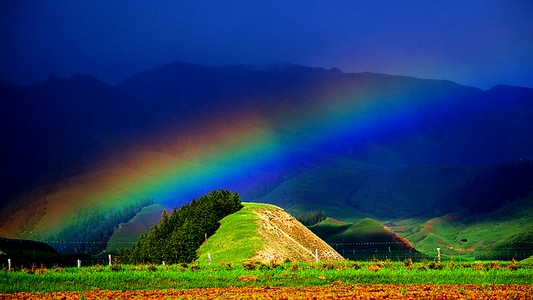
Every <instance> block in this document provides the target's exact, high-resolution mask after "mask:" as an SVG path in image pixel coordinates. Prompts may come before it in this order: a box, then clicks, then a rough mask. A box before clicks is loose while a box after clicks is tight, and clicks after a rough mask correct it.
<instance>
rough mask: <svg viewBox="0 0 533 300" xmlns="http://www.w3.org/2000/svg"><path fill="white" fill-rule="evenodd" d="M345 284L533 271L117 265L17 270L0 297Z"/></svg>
mask: <svg viewBox="0 0 533 300" xmlns="http://www.w3.org/2000/svg"><path fill="white" fill-rule="evenodd" d="M333 282H337V283H338V282H342V283H346V284H427V283H434V284H531V283H532V282H533V265H532V264H524V263H515V262H505V263H502V262H474V263H457V262H453V261H450V262H446V263H442V264H440V263H438V262H435V261H425V262H420V263H411V262H410V261H404V262H391V261H387V260H385V261H377V260H376V261H373V262H365V263H360V262H354V261H345V262H336V263H332V262H319V263H318V264H315V263H292V262H287V263H283V264H261V263H251V262H244V263H243V264H237V265H232V264H229V263H220V264H212V265H210V266H203V267H199V266H198V265H196V264H191V265H170V266H168V265H166V266H163V265H159V266H155V265H135V266H134V265H120V264H114V265H112V266H93V267H82V268H65V269H63V268H52V269H44V268H43V269H41V268H32V269H21V270H20V269H19V270H15V271H14V270H11V271H7V270H4V271H3V272H1V273H0V293H8V294H9V293H15V292H21V291H24V292H54V291H90V290H94V289H101V290H150V289H170V288H172V289H189V288H207V287H217V288H223V287H240V286H315V285H328V284H331V283H333Z"/></svg>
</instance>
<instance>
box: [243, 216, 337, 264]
mask: <svg viewBox="0 0 533 300" xmlns="http://www.w3.org/2000/svg"><path fill="white" fill-rule="evenodd" d="M254 213H255V214H257V216H258V217H259V224H258V229H257V231H258V234H259V236H260V237H261V240H263V242H264V243H265V244H266V247H265V248H263V249H261V250H260V251H259V252H258V253H257V254H256V255H255V256H254V257H253V260H259V261H264V262H272V261H276V262H283V261H288V260H290V261H304V262H312V261H315V259H316V257H315V254H316V251H317V249H318V258H319V260H326V261H333V260H343V259H344V258H343V257H342V256H341V255H340V254H339V253H337V252H336V251H335V250H334V249H333V248H331V247H330V246H329V245H328V244H327V243H326V242H324V241H323V240H322V239H320V238H319V237H318V236H316V235H315V234H314V233H313V232H311V231H310V230H309V229H308V228H307V227H305V226H304V225H302V224H301V223H300V222H299V221H298V220H296V219H295V218H294V217H293V216H291V215H290V214H288V213H287V212H285V211H284V210H283V209H281V208H279V207H276V206H269V207H268V208H260V209H257V210H255V211H254Z"/></svg>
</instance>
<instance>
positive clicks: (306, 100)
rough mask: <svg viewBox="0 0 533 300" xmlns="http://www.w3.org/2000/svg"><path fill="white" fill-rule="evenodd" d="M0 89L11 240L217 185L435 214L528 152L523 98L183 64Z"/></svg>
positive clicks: (320, 205) (425, 83)
mask: <svg viewBox="0 0 533 300" xmlns="http://www.w3.org/2000/svg"><path fill="white" fill-rule="evenodd" d="M0 87H1V89H0V93H1V97H2V99H3V100H4V99H5V106H6V109H5V110H2V117H3V118H2V126H3V128H4V129H5V130H4V131H3V132H2V138H3V140H5V141H7V143H6V145H7V146H6V147H5V148H4V149H3V151H5V152H4V157H5V158H6V161H7V164H6V166H5V168H3V169H2V172H3V173H2V175H3V178H7V179H6V180H5V182H4V183H5V195H6V196H5V197H2V200H1V201H2V205H1V206H2V209H1V217H2V218H1V219H0V233H1V234H2V235H5V236H10V237H34V236H38V237H42V238H47V237H49V236H51V235H53V234H54V233H55V232H57V231H58V230H60V229H61V227H64V226H67V225H68V223H69V222H73V220H72V216H73V215H75V214H77V213H78V214H79V212H80V211H86V210H90V209H95V208H96V207H97V208H99V209H105V210H117V209H120V208H121V207H122V206H124V205H127V204H128V203H132V202H136V201H138V199H140V198H149V199H153V201H154V202H155V203H158V204H160V205H162V206H165V207H167V208H172V207H178V206H180V205H181V204H183V203H186V202H188V201H190V199H193V198H195V197H197V196H198V195H200V194H202V193H204V192H205V191H206V190H213V189H220V188H228V189H231V190H235V191H238V192H239V194H241V197H242V199H243V200H245V201H261V202H268V203H273V204H277V205H279V206H282V207H283V208H285V209H287V210H288V211H290V212H295V213H296V212H301V211H305V210H307V209H318V210H325V211H326V213H327V215H329V216H331V217H335V218H338V219H346V220H353V221H356V220H358V219H361V218H364V217H372V218H375V219H378V220H380V221H387V220H390V219H399V218H412V217H414V216H421V217H424V218H431V217H434V216H435V215H438V214H439V210H441V211H442V207H445V208H446V209H447V207H450V205H442V206H438V205H435V203H437V202H439V203H441V202H446V201H450V200H449V199H450V197H448V196H449V195H450V194H452V193H453V192H454V191H455V190H456V189H457V188H458V187H460V186H462V185H463V184H464V183H466V181H468V180H469V179H470V178H473V177H474V176H475V174H476V172H479V170H480V169H481V167H480V166H490V165H494V164H499V163H502V162H508V161H513V160H515V161H516V160H519V159H522V158H531V157H533V140H532V139H531V138H530V135H531V132H533V122H532V121H531V120H533V117H532V115H531V112H532V111H533V90H532V89H527V88H517V87H508V86H496V87H494V88H493V89H490V90H487V91H481V90H479V89H476V88H471V87H465V86H461V85H458V84H455V83H453V82H449V81H441V80H422V79H416V78H410V77H403V76H391V75H385V74H374V73H358V74H343V73H341V72H339V71H338V70H325V69H319V68H309V67H303V66H294V65H282V66H274V67H273V66H267V67H261V68H258V67H250V66H227V67H205V66H198V65H191V64H185V63H181V62H176V63H173V64H169V65H166V66H163V67H161V68H157V69H154V70H149V71H146V72H143V73H139V74H136V75H134V76H132V77H131V78H129V79H127V80H125V81H124V82H122V83H121V84H119V85H118V86H116V87H112V86H109V85H107V84H105V83H102V82H100V81H98V80H97V79H94V78H91V77H89V76H85V75H78V76H74V77H72V78H69V79H61V78H50V79H49V80H48V81H46V82H44V83H42V84H38V85H34V86H16V85H10V84H6V83H2V84H0ZM428 212H430V214H429V215H428ZM57 220H63V221H62V222H61V223H58V222H57Z"/></svg>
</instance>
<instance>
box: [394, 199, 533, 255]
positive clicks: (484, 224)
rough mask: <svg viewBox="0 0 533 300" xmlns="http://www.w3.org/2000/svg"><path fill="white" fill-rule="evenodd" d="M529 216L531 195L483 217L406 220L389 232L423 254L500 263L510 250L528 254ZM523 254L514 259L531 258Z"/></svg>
mask: <svg viewBox="0 0 533 300" xmlns="http://www.w3.org/2000/svg"><path fill="white" fill-rule="evenodd" d="M532 215H533V195H532V196H529V197H528V198H525V199H522V200H518V201H516V202H513V203H511V204H509V205H507V206H504V207H502V208H501V209H499V210H496V211H494V212H492V213H490V214H486V215H473V216H468V215H465V214H464V213H463V214H461V213H451V214H448V215H445V216H442V217H439V218H434V219H431V220H429V221H425V220H420V219H409V220H406V221H405V222H403V223H401V224H399V225H400V226H398V227H397V228H394V227H393V228H392V229H393V230H397V231H398V232H399V233H400V234H401V235H402V236H403V237H405V238H407V239H409V240H410V241H411V242H413V243H414V246H415V247H416V248H417V249H418V250H421V251H423V252H434V251H435V248H437V247H441V249H442V252H443V255H445V256H450V257H461V256H466V257H470V258H472V259H475V258H477V259H480V258H486V259H501V258H504V257H498V256H499V255H502V254H504V255H505V256H506V255H507V253H508V252H507V249H509V251H510V255H513V253H512V251H513V249H514V250H516V249H519V248H527V249H526V250H523V251H529V252H530V251H531V240H532V239H533V224H532V223H531V216H532ZM524 242H525V243H524ZM448 247H453V249H450V248H448ZM523 251H522V252H521V253H520V251H519V252H517V253H516V255H517V257H520V258H522V257H523V256H524V255H526V256H529V255H531V253H529V255H528V253H525V252H523ZM476 252H477V253H476ZM515 252H516V251H515Z"/></svg>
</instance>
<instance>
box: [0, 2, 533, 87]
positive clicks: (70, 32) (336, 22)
mask: <svg viewBox="0 0 533 300" xmlns="http://www.w3.org/2000/svg"><path fill="white" fill-rule="evenodd" d="M0 14H1V15H0V26H1V27H0V28H1V29H0V41H1V45H2V46H0V59H1V61H0V66H1V69H0V79H3V80H7V81H12V82H17V83H24V84H29V83H35V82H38V81H43V80H45V79H46V78H47V77H48V76H49V75H57V76H61V77H68V76H71V75H73V74H75V73H85V74H90V75H93V76H96V77H98V78H100V79H102V80H103V81H106V82H108V83H111V84H116V83H118V82H120V81H121V80H123V79H125V78H127V77H128V76H130V75H133V74H134V73H136V72H140V71H144V70H147V69H150V68H154V67H157V66H160V65H162V64H166V63H169V62H172V61H176V60H181V61H186V62H191V63H198V64H206V65H225V64H242V63H244V64H248V63H268V62H291V63H297V64H304V65H309V66H318V67H325V68H331V67H338V68H340V69H341V70H343V71H344V72H362V71H372V72H381V73H388V74H399V75H410V76H415V77H420V78H434V79H449V80H453V81H456V82H458V83H461V84H465V85H472V86H477V87H480V88H483V89H486V88H489V87H491V86H493V85H495V84H498V83H503V84H510V85H517V86H528V87H533V1H531V0H524V1H518V0H503V1H491V0H487V1H379V0H376V1H244V0H243V1H228V0H225V1H170V0H169V1H162V0H153V1H137V0H127V1H121V0H120V1H119V0H117V1H107V0H102V1H85V0H68V1H67V0H65V1H48V0H41V1H26V0H17V1H1V2H0Z"/></svg>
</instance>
